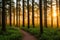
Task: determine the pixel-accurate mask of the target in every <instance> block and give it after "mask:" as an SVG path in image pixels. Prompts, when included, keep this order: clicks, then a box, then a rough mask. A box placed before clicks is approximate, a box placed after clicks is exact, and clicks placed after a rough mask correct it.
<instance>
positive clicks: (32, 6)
mask: <svg viewBox="0 0 60 40" xmlns="http://www.w3.org/2000/svg"><path fill="white" fill-rule="evenodd" d="M32 25H33V28H34V27H35V25H34V0H32Z"/></svg>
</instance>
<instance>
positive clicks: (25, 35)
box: [21, 30, 37, 40]
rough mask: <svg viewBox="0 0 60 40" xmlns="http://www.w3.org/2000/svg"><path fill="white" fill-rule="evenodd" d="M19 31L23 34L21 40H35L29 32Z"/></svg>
mask: <svg viewBox="0 0 60 40" xmlns="http://www.w3.org/2000/svg"><path fill="white" fill-rule="evenodd" d="M21 33H22V34H23V39H22V40H37V39H36V38H35V37H34V36H32V35H30V34H29V33H27V32H25V31H23V30H21Z"/></svg>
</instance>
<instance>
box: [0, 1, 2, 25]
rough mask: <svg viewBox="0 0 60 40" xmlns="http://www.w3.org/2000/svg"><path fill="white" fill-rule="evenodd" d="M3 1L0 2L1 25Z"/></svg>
mask: <svg viewBox="0 0 60 40" xmlns="http://www.w3.org/2000/svg"><path fill="white" fill-rule="evenodd" d="M1 21H2V2H0V25H1V24H2V22H1Z"/></svg>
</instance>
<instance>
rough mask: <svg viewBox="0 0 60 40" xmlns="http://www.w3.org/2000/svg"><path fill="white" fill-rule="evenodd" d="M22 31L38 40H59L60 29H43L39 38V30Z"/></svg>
mask: <svg viewBox="0 0 60 40" xmlns="http://www.w3.org/2000/svg"><path fill="white" fill-rule="evenodd" d="M22 29H23V30H25V31H27V32H29V33H30V34H32V35H34V36H35V37H37V39H38V40H60V29H59V28H45V27H44V28H43V30H44V31H43V34H42V36H41V37H40V36H39V35H40V28H37V27H35V28H32V27H31V28H29V29H28V28H27V27H22Z"/></svg>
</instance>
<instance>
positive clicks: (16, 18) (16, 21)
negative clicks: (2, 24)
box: [16, 0, 18, 27]
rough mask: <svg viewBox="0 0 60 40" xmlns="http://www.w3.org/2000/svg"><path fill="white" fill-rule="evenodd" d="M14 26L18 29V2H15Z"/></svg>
mask: <svg viewBox="0 0 60 40" xmlns="http://www.w3.org/2000/svg"><path fill="white" fill-rule="evenodd" d="M16 26H17V27H18V0H16Z"/></svg>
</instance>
